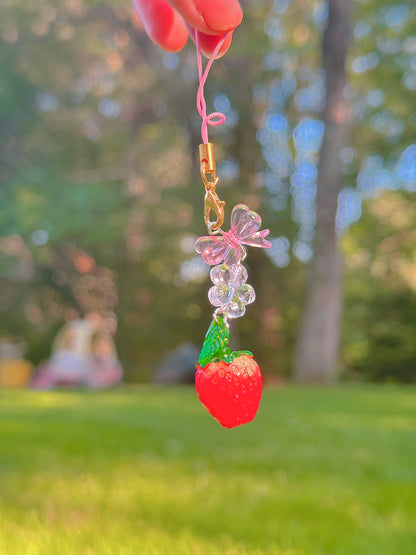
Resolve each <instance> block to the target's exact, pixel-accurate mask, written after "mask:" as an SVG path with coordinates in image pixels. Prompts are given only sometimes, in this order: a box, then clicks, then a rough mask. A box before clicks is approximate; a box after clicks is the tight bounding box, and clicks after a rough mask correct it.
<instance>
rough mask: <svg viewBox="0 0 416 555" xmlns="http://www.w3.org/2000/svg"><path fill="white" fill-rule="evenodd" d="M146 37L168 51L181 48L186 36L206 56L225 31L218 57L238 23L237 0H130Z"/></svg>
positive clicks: (239, 11) (223, 51)
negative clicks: (196, 38)
mask: <svg viewBox="0 0 416 555" xmlns="http://www.w3.org/2000/svg"><path fill="white" fill-rule="evenodd" d="M133 3H134V6H135V8H136V11H137V13H138V15H139V17H140V19H141V21H142V23H143V27H144V29H145V31H146V33H147V34H148V35H149V37H150V38H151V39H152V41H153V42H155V43H156V44H157V45H159V46H161V47H162V48H163V49H164V50H167V51H168V52H177V51H178V50H181V49H182V48H183V47H184V46H185V43H186V41H187V39H188V35H190V37H191V38H192V40H193V41H194V42H195V30H197V31H199V33H198V38H199V45H200V48H201V51H202V53H203V54H205V56H207V57H209V56H210V55H211V54H212V52H213V51H214V49H215V47H216V46H217V44H218V43H219V41H220V40H221V38H222V37H223V36H224V35H225V34H227V33H228V36H227V37H226V39H225V41H224V44H223V45H222V47H221V48H220V51H219V53H218V57H220V56H222V55H223V54H225V53H226V52H227V50H228V48H229V47H230V44H231V40H232V32H233V30H234V29H235V28H236V27H237V26H238V25H239V24H240V23H241V20H242V19H243V12H242V10H241V7H240V4H239V3H238V0H133Z"/></svg>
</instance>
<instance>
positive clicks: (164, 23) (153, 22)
mask: <svg viewBox="0 0 416 555" xmlns="http://www.w3.org/2000/svg"><path fill="white" fill-rule="evenodd" d="M133 3H134V7H135V8H136V11H137V14H138V16H139V18H140V20H141V22H142V23H143V27H144V29H145V31H146V33H147V34H148V35H149V37H150V38H151V39H152V41H153V42H154V43H156V44H157V45H158V46H161V47H162V48H163V49H164V50H167V51H168V52H178V50H181V49H182V48H183V47H184V46H185V44H186V41H187V39H188V31H187V28H186V25H185V22H184V20H183V18H182V16H181V15H180V14H179V13H177V12H176V11H175V10H174V9H173V8H172V6H171V5H170V4H169V3H168V2H166V0H133Z"/></svg>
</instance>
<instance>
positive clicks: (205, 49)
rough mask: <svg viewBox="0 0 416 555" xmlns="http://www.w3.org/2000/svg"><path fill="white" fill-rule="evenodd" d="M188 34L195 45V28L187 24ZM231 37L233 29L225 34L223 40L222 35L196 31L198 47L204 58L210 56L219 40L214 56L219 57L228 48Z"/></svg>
mask: <svg viewBox="0 0 416 555" xmlns="http://www.w3.org/2000/svg"><path fill="white" fill-rule="evenodd" d="M188 32H189V36H190V37H191V39H192V40H193V42H194V43H195V45H196V31H195V29H193V28H191V27H189V26H188ZM232 38H233V31H229V32H228V33H227V35H226V38H225V40H223V39H224V36H223V35H206V34H205V33H202V32H201V31H198V41H199V48H200V51H201V52H202V54H203V55H204V56H205V57H206V58H210V56H211V55H212V53H213V52H214V50H215V49H216V48H217V45H218V43H219V42H221V46H220V48H219V49H218V50H217V53H216V55H215V58H221V56H223V55H224V54H225V53H226V52H227V50H228V49H229V48H230V44H231V41H232Z"/></svg>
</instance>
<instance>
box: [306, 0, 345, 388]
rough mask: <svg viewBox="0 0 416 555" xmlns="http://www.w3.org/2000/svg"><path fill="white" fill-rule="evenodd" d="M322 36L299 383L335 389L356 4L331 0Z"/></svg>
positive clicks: (339, 326) (339, 327) (341, 0)
mask: <svg viewBox="0 0 416 555" xmlns="http://www.w3.org/2000/svg"><path fill="white" fill-rule="evenodd" d="M328 6H329V14H328V21H327V24H326V27H325V31H324V35H323V49H322V51H323V54H322V61H323V64H322V65H323V69H324V70H325V75H326V102H325V109H324V111H323V114H322V121H323V123H324V126H325V131H324V135H323V141H322V147H321V153H320V158H319V166H318V182H317V196H316V207H317V210H316V237H315V241H314V250H315V253H314V257H313V259H312V262H311V266H310V270H309V285H308V291H307V299H306V306H305V310H304V312H303V315H302V319H301V325H300V330H299V334H298V337H297V343H296V350H295V378H296V379H297V380H299V381H303V382H323V383H330V382H332V381H334V380H335V379H336V375H337V368H338V352H339V342H340V341H339V340H340V329H341V305H342V292H341V267H340V253H339V249H338V238H337V235H336V230H335V221H336V214H337V205H338V195H339V192H340V190H341V188H342V176H341V163H340V158H339V154H340V151H341V149H342V148H343V147H345V146H346V140H347V129H348V126H349V120H350V107H349V104H348V101H347V100H346V98H345V95H344V90H345V86H346V84H347V80H346V60H347V50H348V45H349V41H350V34H351V15H350V12H351V3H350V2H349V1H348V0H329V2H328Z"/></svg>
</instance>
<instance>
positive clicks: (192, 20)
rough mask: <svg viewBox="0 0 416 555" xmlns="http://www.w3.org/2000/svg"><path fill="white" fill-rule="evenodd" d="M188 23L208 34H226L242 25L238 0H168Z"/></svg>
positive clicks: (241, 13) (241, 14)
mask: <svg viewBox="0 0 416 555" xmlns="http://www.w3.org/2000/svg"><path fill="white" fill-rule="evenodd" d="M168 2H169V4H170V5H171V6H172V7H173V8H175V9H176V10H177V11H178V12H179V13H180V14H181V15H182V17H183V18H184V20H185V21H186V22H187V24H188V25H190V26H191V27H194V28H195V29H196V30H197V31H200V32H201V33H205V34H207V35H224V34H226V33H228V32H229V31H232V30H233V29H235V28H236V27H238V25H240V23H241V21H242V19H243V12H242V10H241V6H240V4H239V2H238V0H168Z"/></svg>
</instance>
